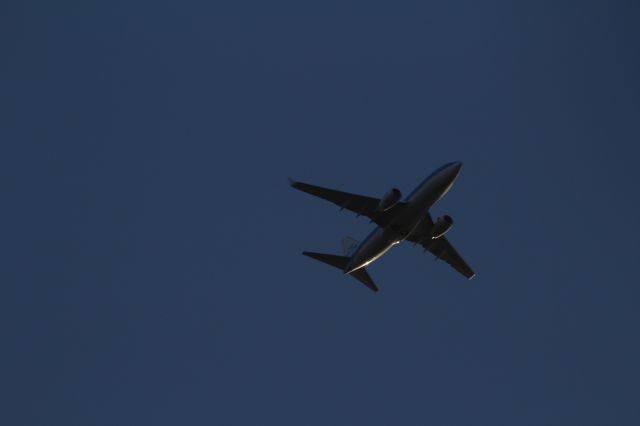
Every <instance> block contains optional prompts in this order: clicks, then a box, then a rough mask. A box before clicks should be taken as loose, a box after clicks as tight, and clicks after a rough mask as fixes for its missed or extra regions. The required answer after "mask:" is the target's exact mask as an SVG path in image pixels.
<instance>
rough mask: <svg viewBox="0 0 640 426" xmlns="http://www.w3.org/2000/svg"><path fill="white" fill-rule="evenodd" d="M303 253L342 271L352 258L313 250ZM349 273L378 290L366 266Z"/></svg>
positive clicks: (372, 288)
mask: <svg viewBox="0 0 640 426" xmlns="http://www.w3.org/2000/svg"><path fill="white" fill-rule="evenodd" d="M302 254H304V255H305V256H308V257H310V258H312V259H316V260H319V261H320V262H324V263H326V264H327V265H331V266H333V267H335V268H338V269H340V270H341V271H344V269H345V268H346V267H347V264H348V263H349V259H350V258H349V257H347V256H337V255H335V254H325V253H314V252H311V251H303V252H302ZM349 275H351V276H352V277H353V278H355V279H357V280H358V281H360V282H361V283H362V284H364V285H366V286H367V287H369V288H370V289H371V290H373V291H378V287H376V285H375V283H374V282H373V280H372V279H371V276H369V273H368V272H367V271H366V269H364V268H360V269H356V270H355V271H353V272H351V273H350V274H349Z"/></svg>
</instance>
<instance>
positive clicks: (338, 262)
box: [302, 251, 349, 271]
mask: <svg viewBox="0 0 640 426" xmlns="http://www.w3.org/2000/svg"><path fill="white" fill-rule="evenodd" d="M302 254H304V255H305V256H308V257H311V258H313V259H315V260H319V261H320V262H324V263H326V264H327V265H331V266H334V267H336V268H338V269H340V270H343V271H344V268H346V267H347V263H349V258H348V257H347V256H336V255H335V254H324V253H314V252H312V251H303V252H302Z"/></svg>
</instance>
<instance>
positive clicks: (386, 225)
mask: <svg viewBox="0 0 640 426" xmlns="http://www.w3.org/2000/svg"><path fill="white" fill-rule="evenodd" d="M461 167H462V163H461V162H459V161H456V162H453V163H447V164H445V165H443V166H442V167H440V168H438V169H437V170H436V171H434V172H433V173H431V174H430V175H429V176H428V177H427V178H426V179H425V180H424V181H423V182H422V183H421V184H420V185H418V187H417V188H416V189H415V190H414V191H413V192H412V193H411V194H409V196H407V197H406V198H405V199H404V201H401V198H402V193H401V192H400V190H399V189H397V188H392V189H391V190H389V191H388V192H387V193H386V194H385V195H384V196H383V197H382V198H373V197H367V196H364V195H357V194H351V193H348V192H342V191H336V190H334V189H328V188H323V187H320V186H315V185H310V184H308V183H302V182H296V181H294V180H292V179H289V184H290V185H291V186H292V187H293V188H295V189H297V190H300V191H303V192H306V193H308V194H311V195H315V196H316V197H320V198H324V199H325V200H328V201H331V202H332V203H334V204H337V205H338V206H339V207H340V210H343V209H347V210H350V211H352V212H354V213H356V214H357V215H358V216H366V217H368V218H369V219H371V220H370V223H371V222H375V224H376V225H377V227H376V228H375V229H374V230H373V232H371V234H369V236H368V237H367V238H365V239H364V241H362V242H361V243H359V242H357V241H355V240H353V239H351V238H348V237H347V238H345V239H344V240H343V252H344V254H345V255H344V256H338V255H333V254H325V253H316V252H310V251H304V252H302V254H303V255H305V256H308V257H310V258H312V259H316V260H319V261H320V262H324V263H326V264H328V265H331V266H334V267H336V268H338V269H341V270H342V272H344V274H347V275H350V276H352V277H354V278H356V279H357V280H358V281H360V282H361V283H363V284H364V285H365V286H367V287H368V288H370V289H371V290H373V291H378V287H377V286H376V284H375V283H374V282H373V280H372V279H371V276H370V275H369V273H368V272H367V270H366V269H365V267H366V266H368V265H370V264H371V263H372V262H374V261H375V260H377V259H379V258H380V257H381V256H382V255H383V254H385V253H386V252H387V251H388V250H389V249H390V248H391V247H393V246H394V245H396V244H399V243H400V242H401V241H408V242H411V243H413V245H414V246H415V245H417V244H420V245H421V246H422V247H423V248H424V251H425V252H426V251H427V250H428V251H429V252H431V253H432V254H433V255H435V256H436V260H438V259H442V260H444V261H445V262H447V263H448V264H449V265H451V266H452V267H453V268H454V269H456V270H457V271H458V272H460V273H461V274H462V275H464V276H465V277H466V278H467V279H471V278H473V277H474V276H475V272H473V270H472V269H471V267H470V266H469V265H467V263H466V262H465V261H464V259H463V258H462V257H461V256H460V255H459V254H458V252H457V251H456V250H455V249H454V248H453V246H452V245H451V243H449V241H447V239H446V238H445V236H444V235H445V234H446V233H447V231H449V230H450V229H451V226H452V225H453V219H452V218H451V216H449V215H443V216H440V217H438V218H437V219H436V220H435V221H434V220H433V219H432V218H431V214H430V213H429V209H430V208H431V206H433V205H434V204H435V203H436V201H438V200H439V199H440V198H442V197H443V196H444V195H445V194H446V193H447V192H448V191H449V189H450V188H451V186H452V185H453V183H454V181H455V180H456V178H457V177H458V174H459V173H460V168H461Z"/></svg>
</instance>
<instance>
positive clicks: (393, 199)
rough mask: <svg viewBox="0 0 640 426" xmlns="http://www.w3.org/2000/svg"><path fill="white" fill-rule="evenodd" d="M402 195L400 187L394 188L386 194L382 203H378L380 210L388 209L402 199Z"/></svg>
mask: <svg viewBox="0 0 640 426" xmlns="http://www.w3.org/2000/svg"><path fill="white" fill-rule="evenodd" d="M401 197H402V193H401V192H400V190H399V189H398V188H392V189H391V190H390V191H389V192H387V193H386V194H384V197H382V199H381V200H380V204H378V210H380V211H383V212H384V211H387V210H389V209H390V208H392V207H393V206H395V205H396V204H398V201H400V198H401Z"/></svg>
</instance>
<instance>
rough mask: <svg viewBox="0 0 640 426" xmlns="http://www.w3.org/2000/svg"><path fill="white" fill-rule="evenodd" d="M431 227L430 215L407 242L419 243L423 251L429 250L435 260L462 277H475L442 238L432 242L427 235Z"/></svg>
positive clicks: (460, 257) (465, 263) (454, 250)
mask: <svg viewBox="0 0 640 426" xmlns="http://www.w3.org/2000/svg"><path fill="white" fill-rule="evenodd" d="M432 226H433V219H432V218H431V215H427V218H426V219H425V220H424V221H423V222H422V223H421V224H420V225H419V227H418V229H417V230H416V232H414V233H413V234H412V235H410V236H409V237H408V238H407V240H408V241H412V242H414V243H419V244H420V245H421V246H422V247H424V249H425V250H429V251H430V252H431V253H433V254H434V255H435V256H436V258H438V259H442V260H444V261H445V262H447V263H448V264H449V265H451V266H452V267H453V269H455V270H456V271H458V272H460V273H461V274H462V275H464V276H465V277H467V279H471V278H473V277H475V275H476V274H475V272H473V269H471V267H470V266H469V265H468V264H467V262H465V261H464V259H463V258H462V256H460V254H458V252H457V251H456V249H454V248H453V246H452V245H451V243H450V242H449V241H448V240H447V239H446V238H445V237H444V236H442V237H440V238H437V239H435V240H432V239H431V237H430V236H429V235H428V232H429V230H430V229H431V227H432Z"/></svg>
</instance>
